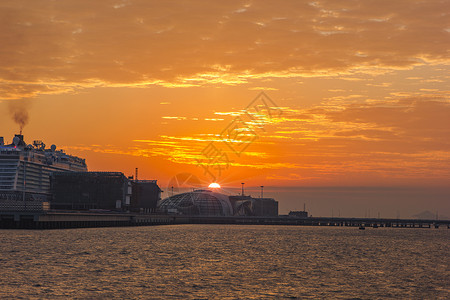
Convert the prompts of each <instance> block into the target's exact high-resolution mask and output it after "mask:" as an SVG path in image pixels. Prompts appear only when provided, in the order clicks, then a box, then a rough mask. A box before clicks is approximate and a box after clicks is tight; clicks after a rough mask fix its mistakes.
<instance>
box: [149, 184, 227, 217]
mask: <svg viewBox="0 0 450 300" xmlns="http://www.w3.org/2000/svg"><path fill="white" fill-rule="evenodd" d="M158 208H159V209H160V210H164V211H175V212H177V213H182V214H185V215H210V216H211V215H213V216H231V215H233V207H232V205H231V203H230V200H229V197H228V196H227V195H224V194H220V193H216V192H213V191H210V190H196V191H193V192H189V193H182V194H177V195H173V196H171V197H168V198H165V199H163V200H162V201H161V202H160V204H159V205H158Z"/></svg>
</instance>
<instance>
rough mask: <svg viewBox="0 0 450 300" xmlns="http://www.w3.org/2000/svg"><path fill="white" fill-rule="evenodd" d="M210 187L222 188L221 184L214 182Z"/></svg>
mask: <svg viewBox="0 0 450 300" xmlns="http://www.w3.org/2000/svg"><path fill="white" fill-rule="evenodd" d="M208 187H209V188H211V189H220V184H218V183H216V182H213V183H211V184H210V185H209V186H208Z"/></svg>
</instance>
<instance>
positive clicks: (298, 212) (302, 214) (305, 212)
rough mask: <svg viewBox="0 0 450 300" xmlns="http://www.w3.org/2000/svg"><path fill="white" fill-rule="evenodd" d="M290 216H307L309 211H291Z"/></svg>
mask: <svg viewBox="0 0 450 300" xmlns="http://www.w3.org/2000/svg"><path fill="white" fill-rule="evenodd" d="M289 217H297V218H307V217H308V212H307V211H300V210H298V211H290V212H289Z"/></svg>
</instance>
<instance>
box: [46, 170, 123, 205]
mask: <svg viewBox="0 0 450 300" xmlns="http://www.w3.org/2000/svg"><path fill="white" fill-rule="evenodd" d="M50 182H51V191H52V194H53V199H52V201H51V204H50V207H51V208H52V209H66V210H88V209H106V210H117V211H126V210H128V209H129V207H130V198H131V183H130V181H129V180H128V178H127V177H125V176H124V175H123V173H119V172H70V173H68V172H54V173H52V175H51V177H50Z"/></svg>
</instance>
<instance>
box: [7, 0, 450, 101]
mask: <svg viewBox="0 0 450 300" xmlns="http://www.w3.org/2000/svg"><path fill="white" fill-rule="evenodd" d="M446 8H447V7H446V3H445V2H442V1H438V0H429V1H418V0H417V1H416V0H408V1H406V0H403V1H387V0H379V1H362V0H361V1H356V2H355V1H351V2H348V1H332V0H317V1H314V2H308V1H294V2H288V1H282V2H280V1H256V2H251V3H248V2H243V1H225V2H220V3H218V2H206V3H205V2H204V1H189V2H185V1H175V2H164V1H163V2H162V1H144V0H135V1H132V2H131V1H130V2H127V1H126V2H121V3H119V4H117V3H116V4H113V3H111V2H80V1H77V0H67V1H49V0H44V1H32V0H21V1H17V0H6V1H1V3H0V20H1V21H0V43H1V45H2V50H1V51H0V82H1V83H2V84H1V86H2V87H1V88H0V89H1V90H0V92H1V98H2V99H14V98H24V97H33V96H35V95H39V94H48V93H66V92H71V91H76V90H78V89H81V88H85V87H93V86H129V87H133V86H134V87H145V86H148V85H161V86H165V87H189V86H202V85H224V84H226V85H239V84H243V83H247V82H249V80H252V79H264V78H272V77H280V78H292V77H298V76H336V75H345V74H347V79H348V80H356V79H358V78H356V77H354V76H352V74H355V73H358V74H361V73H362V74H380V72H385V70H391V69H407V68H413V67H414V66H419V65H430V64H441V66H443V67H444V68H446V67H445V64H448V52H447V49H448V44H449V32H448V28H449V21H448V17H447V16H446V15H445V14H444V13H443V11H445V10H446ZM431 80H439V79H431ZM257 86H258V85H257ZM256 88H258V87H256ZM256 88H254V89H256ZM274 89H276V88H274Z"/></svg>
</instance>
